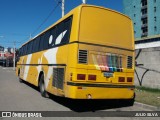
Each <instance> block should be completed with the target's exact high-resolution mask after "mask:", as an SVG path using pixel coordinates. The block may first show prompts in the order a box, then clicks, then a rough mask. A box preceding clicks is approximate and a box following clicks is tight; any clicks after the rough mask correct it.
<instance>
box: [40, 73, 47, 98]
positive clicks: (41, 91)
mask: <svg viewBox="0 0 160 120" xmlns="http://www.w3.org/2000/svg"><path fill="white" fill-rule="evenodd" d="M39 89H40V93H41V96H42V97H45V98H46V97H48V93H47V91H46V90H45V84H44V75H43V74H42V75H41V77H40V82H39Z"/></svg>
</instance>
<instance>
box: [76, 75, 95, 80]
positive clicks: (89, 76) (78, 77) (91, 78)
mask: <svg viewBox="0 0 160 120" xmlns="http://www.w3.org/2000/svg"><path fill="white" fill-rule="evenodd" d="M86 76H88V80H96V78H97V76H96V75H86V74H77V80H86Z"/></svg>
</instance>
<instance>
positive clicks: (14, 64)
mask: <svg viewBox="0 0 160 120" xmlns="http://www.w3.org/2000/svg"><path fill="white" fill-rule="evenodd" d="M13 44H14V53H13V54H14V56H13V57H14V58H13V70H16V41H14V42H13Z"/></svg>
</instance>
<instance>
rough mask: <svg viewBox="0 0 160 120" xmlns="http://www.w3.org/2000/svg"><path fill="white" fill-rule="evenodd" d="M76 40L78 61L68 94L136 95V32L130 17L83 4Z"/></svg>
mask: <svg viewBox="0 0 160 120" xmlns="http://www.w3.org/2000/svg"><path fill="white" fill-rule="evenodd" d="M75 43H77V44H74V45H75V46H77V49H76V47H75V49H76V50H77V52H76V54H77V55H76V56H77V58H76V62H77V63H76V64H75V65H74V66H72V67H71V68H70V70H69V75H70V77H69V81H67V87H66V90H67V91H66V93H65V95H66V97H69V98H73V99H133V98H134V35H133V26H132V21H131V20H130V19H129V18H128V17H126V16H124V15H122V14H120V13H118V12H115V11H112V10H109V9H105V8H101V7H96V6H82V8H81V15H80V23H79V36H78V41H75ZM75 49H74V51H75ZM72 59H73V58H72Z"/></svg>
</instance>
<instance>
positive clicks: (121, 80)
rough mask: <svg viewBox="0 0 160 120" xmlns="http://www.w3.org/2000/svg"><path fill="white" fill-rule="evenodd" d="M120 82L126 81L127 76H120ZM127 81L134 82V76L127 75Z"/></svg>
mask: <svg viewBox="0 0 160 120" xmlns="http://www.w3.org/2000/svg"><path fill="white" fill-rule="evenodd" d="M118 82H125V77H119V78H118ZM127 82H133V78H132V77H127Z"/></svg>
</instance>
